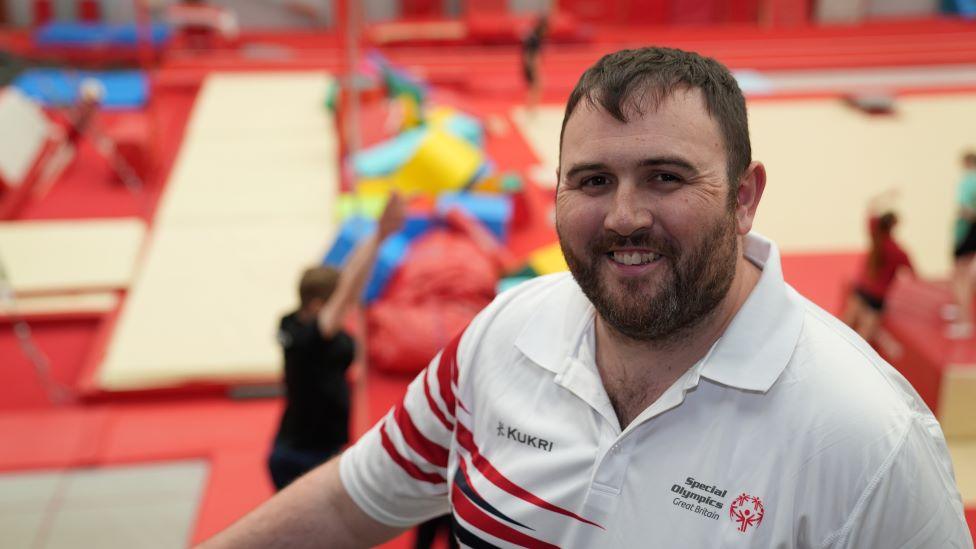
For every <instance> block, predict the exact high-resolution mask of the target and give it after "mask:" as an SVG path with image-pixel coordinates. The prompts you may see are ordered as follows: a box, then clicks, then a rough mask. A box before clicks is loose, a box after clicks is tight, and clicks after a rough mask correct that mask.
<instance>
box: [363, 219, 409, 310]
mask: <svg viewBox="0 0 976 549" xmlns="http://www.w3.org/2000/svg"><path fill="white" fill-rule="evenodd" d="M410 241H411V239H410V237H409V236H408V235H406V234H404V233H397V234H394V235H391V236H390V237H388V238H387V239H386V241H384V242H383V244H382V245H381V246H380V249H379V252H378V253H377V255H376V263H375V264H374V265H373V272H372V274H371V275H370V277H369V282H367V283H366V288H365V290H364V292H363V299H364V300H365V301H366V302H367V303H372V302H373V301H376V300H377V299H379V298H380V297H381V296H382V295H383V291H384V290H385V289H386V286H387V284H388V283H389V282H390V278H391V277H392V276H393V273H395V272H396V269H397V267H399V266H400V265H401V264H402V263H403V261H404V259H405V258H406V255H407V251H408V250H409V249H410Z"/></svg>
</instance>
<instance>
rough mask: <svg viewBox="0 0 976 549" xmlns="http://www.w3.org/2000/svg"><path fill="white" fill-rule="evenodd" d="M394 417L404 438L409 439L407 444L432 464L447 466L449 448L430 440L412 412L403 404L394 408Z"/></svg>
mask: <svg viewBox="0 0 976 549" xmlns="http://www.w3.org/2000/svg"><path fill="white" fill-rule="evenodd" d="M393 418H394V419H395V420H396V422H397V426H398V427H400V433H401V434H402V435H403V440H405V441H407V444H409V445H410V447H411V448H413V450H414V451H415V452H417V453H418V454H420V455H421V456H423V458H424V459H426V460H427V461H428V462H430V463H431V464H432V465H436V466H437V467H447V455H448V451H447V448H444V447H443V446H441V445H440V444H437V443H436V442H434V441H433V440H430V439H429V438H427V437H426V436H425V435H424V434H423V433H421V432H420V430H419V429H417V425H416V424H415V423H414V422H413V419H412V418H411V417H410V413H409V412H407V409H406V408H404V407H403V405H402V404H401V405H399V406H397V407H396V408H394V409H393Z"/></svg>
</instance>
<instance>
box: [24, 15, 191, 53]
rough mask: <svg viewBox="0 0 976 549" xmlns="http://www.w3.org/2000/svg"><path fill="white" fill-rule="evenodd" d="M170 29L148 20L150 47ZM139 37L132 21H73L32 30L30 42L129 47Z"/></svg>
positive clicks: (161, 42)
mask: <svg viewBox="0 0 976 549" xmlns="http://www.w3.org/2000/svg"><path fill="white" fill-rule="evenodd" d="M172 34H173V32H172V29H170V27H169V25H166V24H164V23H152V25H151V29H150V35H151V43H152V45H153V46H162V45H165V44H166V43H168V42H169V40H170V38H172ZM138 39H139V28H138V26H137V25H136V24H135V23H122V24H109V23H74V22H68V21H56V22H53V23H47V24H46V25H43V26H41V27H39V28H38V29H37V30H36V31H34V43H35V44H37V45H38V46H65V47H78V48H91V47H106V46H108V47H112V46H115V47H128V48H133V47H135V46H136V45H137V43H138Z"/></svg>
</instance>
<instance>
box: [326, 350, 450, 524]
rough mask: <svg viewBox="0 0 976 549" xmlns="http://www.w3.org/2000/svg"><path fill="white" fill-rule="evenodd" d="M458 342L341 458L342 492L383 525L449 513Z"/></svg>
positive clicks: (432, 363)
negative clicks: (449, 476) (343, 489)
mask: <svg viewBox="0 0 976 549" xmlns="http://www.w3.org/2000/svg"><path fill="white" fill-rule="evenodd" d="M462 335H463V334H462ZM460 339H461V336H460V335H459V336H458V337H456V338H455V339H454V340H453V341H451V342H450V343H449V344H448V345H447V346H446V347H445V348H444V349H443V350H442V351H441V352H440V353H439V354H438V355H437V356H436V357H434V359H433V360H432V361H431V363H430V364H429V365H428V367H427V368H426V369H425V370H424V371H423V372H421V373H420V374H419V375H418V376H417V377H416V378H415V379H414V380H413V382H411V383H410V386H409V387H408V388H407V392H406V394H405V395H404V397H403V400H402V401H401V402H400V403H399V404H397V405H396V406H395V407H394V408H393V409H392V410H390V411H389V412H388V413H387V414H386V416H385V417H384V418H383V419H382V420H380V422H379V423H377V424H376V425H374V426H373V428H372V429H371V430H370V431H369V432H367V433H366V434H365V435H363V437H362V438H360V439H359V440H358V441H357V442H356V444H354V445H353V446H352V447H351V448H349V449H348V450H347V451H346V452H345V453H344V454H343V455H342V458H341V460H340V463H339V471H340V476H341V478H342V483H343V485H344V486H345V488H346V491H347V492H349V495H350V497H352V499H353V501H355V502H356V503H357V504H358V505H359V506H360V507H361V508H362V509H363V511H365V512H366V513H367V514H368V515H370V516H371V517H373V518H374V519H376V520H378V521H380V522H382V523H384V524H388V525H390V526H401V527H402V526H410V525H413V524H417V523H419V522H422V521H424V520H426V519H428V518H431V517H435V516H438V515H442V514H445V513H447V512H448V510H449V503H448V488H449V486H448V473H447V472H448V471H449V470H450V468H449V465H450V463H449V462H450V459H451V452H450V447H451V441H452V440H453V438H454V426H455V423H456V419H455V417H456V416H455V407H456V406H458V401H457V399H456V397H455V391H456V387H457V380H458V361H457V354H458V345H459V344H460Z"/></svg>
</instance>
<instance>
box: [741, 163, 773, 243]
mask: <svg viewBox="0 0 976 549" xmlns="http://www.w3.org/2000/svg"><path fill="white" fill-rule="evenodd" d="M764 190H766V167H765V166H763V165H762V162H753V163H751V164H749V167H748V168H746V171H745V173H743V174H742V177H740V178H739V192H738V195H737V196H736V198H737V202H736V207H735V220H736V224H737V225H738V231H739V234H740V235H745V234H747V233H748V232H749V231H751V230H752V223H753V221H754V220H755V219H756V208H758V207H759V201H760V200H761V199H762V195H763V191H764Z"/></svg>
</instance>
